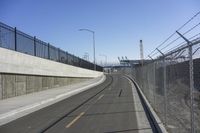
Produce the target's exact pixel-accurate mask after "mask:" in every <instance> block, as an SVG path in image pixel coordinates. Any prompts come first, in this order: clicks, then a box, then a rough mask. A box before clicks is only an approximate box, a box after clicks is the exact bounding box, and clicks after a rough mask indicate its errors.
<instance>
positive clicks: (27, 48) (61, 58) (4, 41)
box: [0, 22, 103, 71]
mask: <svg viewBox="0 0 200 133" xmlns="http://www.w3.org/2000/svg"><path fill="white" fill-rule="evenodd" d="M0 47H2V48H6V49H10V50H15V51H18V52H21V53H25V54H29V55H32V56H37V57H40V58H45V59H49V60H53V61H57V62H61V63H65V64H69V65H73V66H77V67H82V68H86V69H90V70H94V64H93V63H91V62H89V61H86V60H83V59H81V58H79V57H77V56H74V55H72V54H70V53H68V52H65V51H63V50H61V49H59V48H56V47H54V46H52V45H50V44H49V43H46V42H43V41H41V40H39V39H37V38H36V37H32V36H29V35H27V34H25V33H23V32H21V31H19V30H17V29H16V28H12V27H10V26H8V25H6V24H3V23H1V22H0ZM96 70H97V71H103V68H102V67H101V66H99V65H96Z"/></svg>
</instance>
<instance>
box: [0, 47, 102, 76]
mask: <svg viewBox="0 0 200 133" xmlns="http://www.w3.org/2000/svg"><path fill="white" fill-rule="evenodd" d="M0 68H1V69H0V73H14V74H27V75H45V76H60V77H87V78H88V77H90V78H91V77H92V78H93V77H98V76H101V75H102V74H103V73H102V72H97V71H93V70H88V69H84V68H80V67H75V66H71V65H67V64H63V63H59V62H55V61H51V60H47V59H43V58H39V57H35V56H31V55H27V54H23V53H19V52H16V51H12V50H8V49H4V48H0Z"/></svg>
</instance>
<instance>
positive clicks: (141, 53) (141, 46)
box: [140, 40, 144, 60]
mask: <svg viewBox="0 0 200 133" xmlns="http://www.w3.org/2000/svg"><path fill="white" fill-rule="evenodd" d="M140 59H141V60H143V59H144V53H143V44H142V40H140Z"/></svg>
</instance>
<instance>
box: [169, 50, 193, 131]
mask: <svg viewBox="0 0 200 133" xmlns="http://www.w3.org/2000/svg"><path fill="white" fill-rule="evenodd" d="M188 59H189V56H188V48H186V49H183V50H181V51H177V52H175V53H173V54H171V55H169V56H167V57H166V69H167V72H166V73H167V75H166V82H167V90H166V93H167V99H166V102H167V110H166V116H167V117H166V118H167V121H166V128H167V129H168V131H169V132H181V133H188V132H190V131H191V117H190V113H191V110H190V102H191V101H190V82H189V61H188Z"/></svg>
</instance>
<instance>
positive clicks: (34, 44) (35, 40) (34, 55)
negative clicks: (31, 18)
mask: <svg viewBox="0 0 200 133" xmlns="http://www.w3.org/2000/svg"><path fill="white" fill-rule="evenodd" d="M34 56H36V36H34Z"/></svg>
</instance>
